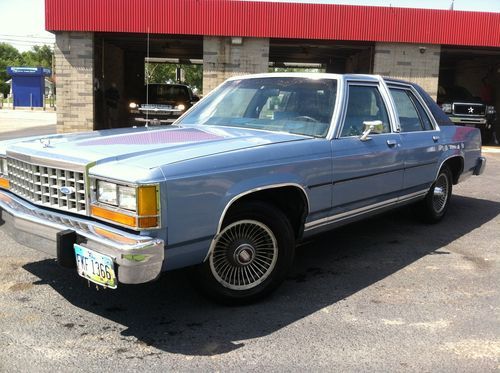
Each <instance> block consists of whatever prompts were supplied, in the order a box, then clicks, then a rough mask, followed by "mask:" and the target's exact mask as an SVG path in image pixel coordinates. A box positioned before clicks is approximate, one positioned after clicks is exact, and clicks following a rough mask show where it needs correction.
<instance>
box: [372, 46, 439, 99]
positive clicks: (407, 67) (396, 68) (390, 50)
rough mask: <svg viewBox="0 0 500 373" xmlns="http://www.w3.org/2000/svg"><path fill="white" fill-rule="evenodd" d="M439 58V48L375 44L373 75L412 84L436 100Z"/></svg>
mask: <svg viewBox="0 0 500 373" xmlns="http://www.w3.org/2000/svg"><path fill="white" fill-rule="evenodd" d="M422 52H423V53H422ZM440 56H441V46H440V45H429V44H428V45H424V44H401V43H376V45H375V57H374V64H373V73H374V74H380V75H383V76H390V77H392V78H398V79H404V80H409V81H412V82H415V83H417V84H419V85H420V86H421V87H422V88H424V89H425V90H426V91H427V92H428V93H429V94H430V95H431V96H432V97H433V98H434V99H436V95H437V90H438V80H439V61H440Z"/></svg>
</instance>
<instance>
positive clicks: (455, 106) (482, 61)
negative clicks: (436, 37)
mask: <svg viewBox="0 0 500 373" xmlns="http://www.w3.org/2000/svg"><path fill="white" fill-rule="evenodd" d="M438 103H439V104H441V105H443V104H444V105H445V106H444V107H443V109H444V110H445V111H448V115H450V118H451V119H452V120H453V121H454V122H456V123H458V124H463V125H468V126H475V127H479V128H481V130H482V137H483V143H485V144H488V143H495V142H496V141H498V139H499V137H500V136H499V133H498V119H496V114H495V113H494V111H495V112H496V111H498V110H499V109H500V51H498V48H489V49H488V48H465V47H456V46H442V48H441V61H440V67H439V92H438ZM462 103H463V104H467V105H462ZM446 105H449V106H446ZM493 108H494V111H493ZM459 117H460V118H459ZM479 117H482V118H483V119H481V123H480V122H478V121H479ZM482 122H485V123H482ZM494 132H496V133H494Z"/></svg>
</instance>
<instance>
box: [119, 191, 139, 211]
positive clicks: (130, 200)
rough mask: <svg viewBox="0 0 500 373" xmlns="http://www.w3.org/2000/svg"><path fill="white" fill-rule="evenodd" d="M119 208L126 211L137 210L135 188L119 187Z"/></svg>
mask: <svg viewBox="0 0 500 373" xmlns="http://www.w3.org/2000/svg"><path fill="white" fill-rule="evenodd" d="M118 206H119V207H121V208H122V209H126V210H131V211H136V210H137V199H136V196H135V188H133V187H128V186H121V185H120V186H118Z"/></svg>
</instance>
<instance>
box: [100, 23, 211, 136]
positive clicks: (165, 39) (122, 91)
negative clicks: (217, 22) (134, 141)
mask: <svg viewBox="0 0 500 373" xmlns="http://www.w3.org/2000/svg"><path fill="white" fill-rule="evenodd" d="M148 44H149V48H148ZM148 49H149V50H148ZM148 52H149V58H150V61H154V62H155V63H171V64H175V65H176V66H185V65H192V64H198V65H199V64H200V63H201V62H202V61H203V37H201V36H180V35H158V34H156V35H149V43H148V35H147V34H122V33H120V34H119V33H101V34H98V33H96V34H95V36H94V94H95V95H94V98H95V99H94V117H95V124H94V126H95V129H106V128H111V127H115V126H117V125H116V124H114V123H115V120H110V119H111V118H110V115H109V113H108V108H107V106H106V100H105V94H106V90H107V89H109V88H110V87H111V86H112V85H113V84H114V85H116V89H117V90H118V92H119V95H120V99H119V107H118V113H117V118H113V119H116V123H118V126H128V125H131V123H130V120H129V118H128V104H129V103H130V102H131V101H141V100H143V99H144V97H145V94H146V89H145V63H146V59H147V57H148ZM173 78H174V79H175V77H173Z"/></svg>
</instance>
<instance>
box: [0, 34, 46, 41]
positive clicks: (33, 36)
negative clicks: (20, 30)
mask: <svg viewBox="0 0 500 373" xmlns="http://www.w3.org/2000/svg"><path fill="white" fill-rule="evenodd" d="M0 36H1V37H9V38H28V39H45V40H54V38H51V37H50V36H37V35H30V34H26V35H11V34H0Z"/></svg>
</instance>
